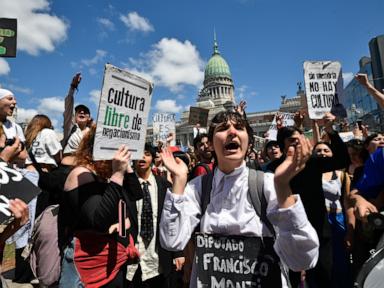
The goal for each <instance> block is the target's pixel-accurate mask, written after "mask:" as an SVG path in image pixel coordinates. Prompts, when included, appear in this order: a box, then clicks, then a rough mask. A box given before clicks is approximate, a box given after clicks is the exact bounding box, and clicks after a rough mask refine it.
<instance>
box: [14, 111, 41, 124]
mask: <svg viewBox="0 0 384 288" xmlns="http://www.w3.org/2000/svg"><path fill="white" fill-rule="evenodd" d="M36 114H39V112H38V111H37V110H36V109H24V108H20V107H19V108H17V122H19V123H22V122H29V121H30V120H31V119H32V118H33V117H34V116H35V115H36Z"/></svg>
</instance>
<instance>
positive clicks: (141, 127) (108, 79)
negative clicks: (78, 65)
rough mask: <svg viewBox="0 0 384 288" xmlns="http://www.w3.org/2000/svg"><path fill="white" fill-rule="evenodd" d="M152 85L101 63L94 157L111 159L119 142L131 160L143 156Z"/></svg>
mask: <svg viewBox="0 0 384 288" xmlns="http://www.w3.org/2000/svg"><path fill="white" fill-rule="evenodd" d="M152 90H153V85H152V83H150V82H149V81H147V80H145V79H143V78H141V77H139V76H136V75H134V74H131V73H129V72H127V71H124V70H122V69H120V68H117V67H115V66H112V65H110V64H106V65H105V72H104V80H103V88H102V90H101V97H100V104H99V112H98V115H97V128H96V135H95V142H94V145H93V159H94V160H111V159H112V158H113V156H114V154H115V153H116V151H117V149H118V148H119V147H120V146H121V145H123V144H124V145H126V146H128V148H129V150H130V151H131V153H132V159H140V158H141V157H143V153H144V144H145V136H146V130H147V118H148V113H149V109H150V107H151V94H152Z"/></svg>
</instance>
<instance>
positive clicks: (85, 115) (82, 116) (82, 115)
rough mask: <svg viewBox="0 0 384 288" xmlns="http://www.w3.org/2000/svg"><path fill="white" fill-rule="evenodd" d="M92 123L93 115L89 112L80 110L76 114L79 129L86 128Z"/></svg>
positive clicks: (83, 109)
mask: <svg viewBox="0 0 384 288" xmlns="http://www.w3.org/2000/svg"><path fill="white" fill-rule="evenodd" d="M90 121H91V115H90V113H89V110H87V109H85V108H80V109H78V110H77V111H76V113H75V122H76V124H77V125H79V127H80V128H81V127H86V126H87V125H88V124H89V122H90Z"/></svg>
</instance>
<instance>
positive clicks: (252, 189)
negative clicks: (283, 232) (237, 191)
mask: <svg viewBox="0 0 384 288" xmlns="http://www.w3.org/2000/svg"><path fill="white" fill-rule="evenodd" d="M248 187H249V193H248V197H250V200H251V203H252V205H253V207H254V208H255V211H256V214H257V216H259V218H260V220H261V222H263V223H264V224H265V225H266V226H267V228H268V230H269V231H270V232H271V234H272V235H273V237H274V238H276V232H275V229H274V228H273V225H272V223H271V222H270V221H269V220H268V217H267V206H268V202H267V199H266V198H265V194H264V172H263V171H260V170H255V169H249V176H248Z"/></svg>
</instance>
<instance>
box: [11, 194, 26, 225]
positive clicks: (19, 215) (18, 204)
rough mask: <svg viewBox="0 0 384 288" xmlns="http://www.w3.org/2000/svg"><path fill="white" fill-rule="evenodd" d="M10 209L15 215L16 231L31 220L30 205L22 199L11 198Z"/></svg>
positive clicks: (13, 223)
mask: <svg viewBox="0 0 384 288" xmlns="http://www.w3.org/2000/svg"><path fill="white" fill-rule="evenodd" d="M9 210H10V211H11V213H12V214H13V216H14V218H15V219H14V220H13V222H12V225H13V229H15V230H14V231H15V232H16V230H18V229H19V228H20V227H21V226H23V225H25V224H26V223H27V222H28V220H29V210H28V205H27V204H25V203H24V201H22V200H20V199H17V198H16V199H14V200H9Z"/></svg>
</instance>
